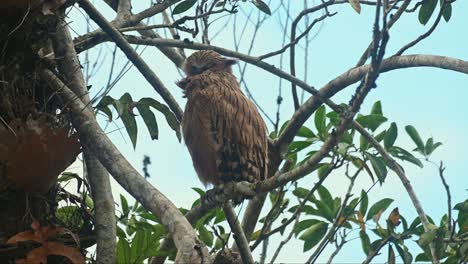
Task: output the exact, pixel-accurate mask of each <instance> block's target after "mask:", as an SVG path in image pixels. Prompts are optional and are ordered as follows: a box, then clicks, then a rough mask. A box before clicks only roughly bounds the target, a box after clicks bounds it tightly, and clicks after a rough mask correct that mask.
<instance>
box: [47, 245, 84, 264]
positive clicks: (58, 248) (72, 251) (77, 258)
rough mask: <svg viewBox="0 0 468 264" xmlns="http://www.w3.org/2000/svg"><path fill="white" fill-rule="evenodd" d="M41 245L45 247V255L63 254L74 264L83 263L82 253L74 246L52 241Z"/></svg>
mask: <svg viewBox="0 0 468 264" xmlns="http://www.w3.org/2000/svg"><path fill="white" fill-rule="evenodd" d="M43 247H44V248H46V249H47V255H58V256H64V257H67V258H68V259H70V260H71V262H72V263H74V264H81V263H85V259H84V257H83V255H82V254H81V253H80V251H79V250H78V249H76V248H72V247H67V246H65V245H64V244H62V243H59V242H54V241H49V242H46V243H45V244H44V245H43Z"/></svg>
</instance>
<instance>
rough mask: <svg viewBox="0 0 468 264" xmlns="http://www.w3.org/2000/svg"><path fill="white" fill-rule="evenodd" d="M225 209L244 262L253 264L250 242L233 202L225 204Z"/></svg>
mask: <svg viewBox="0 0 468 264" xmlns="http://www.w3.org/2000/svg"><path fill="white" fill-rule="evenodd" d="M223 210H224V214H225V215H226V219H227V221H228V223H229V226H230V227H231V230H232V231H233V232H234V239H235V240H236V243H237V247H238V248H239V252H240V255H241V257H242V262H243V263H244V264H253V263H254V260H253V258H252V252H250V247H249V242H248V241H247V239H246V238H245V235H244V231H243V230H242V227H241V225H240V223H239V221H238V220H237V215H236V212H234V208H233V207H232V204H231V202H226V203H225V204H224V205H223Z"/></svg>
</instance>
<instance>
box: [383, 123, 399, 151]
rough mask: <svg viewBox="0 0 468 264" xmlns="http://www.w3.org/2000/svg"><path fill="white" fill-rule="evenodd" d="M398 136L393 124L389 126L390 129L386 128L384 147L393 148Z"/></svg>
mask: <svg viewBox="0 0 468 264" xmlns="http://www.w3.org/2000/svg"><path fill="white" fill-rule="evenodd" d="M397 136H398V128H397V126H396V124H395V122H392V123H391V124H390V128H388V130H387V133H386V134H385V138H384V146H385V148H386V149H388V148H390V147H392V146H393V144H394V143H395V141H396V139H397Z"/></svg>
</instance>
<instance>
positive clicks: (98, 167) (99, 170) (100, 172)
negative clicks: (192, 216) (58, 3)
mask: <svg viewBox="0 0 468 264" xmlns="http://www.w3.org/2000/svg"><path fill="white" fill-rule="evenodd" d="M58 17H59V23H58V25H57V32H56V35H55V39H54V51H55V56H56V58H57V59H58V60H57V63H58V69H59V71H60V73H61V74H63V75H64V77H65V78H66V80H67V83H68V86H69V87H70V89H72V90H73V92H74V93H75V94H80V95H83V96H82V97H81V100H82V102H83V104H85V105H88V107H91V106H90V105H89V102H90V99H89V96H88V90H87V89H86V84H85V80H84V78H83V73H82V71H81V67H80V66H81V65H80V63H79V61H78V56H77V54H76V52H75V47H74V45H73V41H72V39H71V36H70V32H69V30H68V26H67V23H66V21H65V11H64V10H60V11H59V13H58ZM80 140H83V139H80ZM83 155H84V160H85V165H86V175H87V178H88V180H89V183H90V185H91V193H92V198H93V202H94V220H95V226H96V235H97V237H96V243H97V248H96V252H97V253H96V261H97V262H98V263H115V261H116V250H117V246H116V241H115V237H116V235H115V234H116V225H115V224H114V223H115V208H114V199H113V197H112V188H111V184H110V179H109V174H108V173H107V171H106V169H105V168H104V167H103V166H102V164H101V163H100V162H99V160H98V159H97V158H96V157H95V156H94V154H93V153H92V152H91V151H90V150H89V149H88V148H86V147H85V148H84V150H83Z"/></svg>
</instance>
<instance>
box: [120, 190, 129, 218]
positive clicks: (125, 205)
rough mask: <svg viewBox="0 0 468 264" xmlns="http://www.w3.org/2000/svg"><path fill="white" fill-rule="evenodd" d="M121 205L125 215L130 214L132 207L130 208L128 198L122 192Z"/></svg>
mask: <svg viewBox="0 0 468 264" xmlns="http://www.w3.org/2000/svg"><path fill="white" fill-rule="evenodd" d="M120 205H121V206H122V212H123V214H124V215H128V213H129V212H130V209H129V208H128V202H127V199H126V198H125V197H124V196H123V195H122V194H121V195H120Z"/></svg>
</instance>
